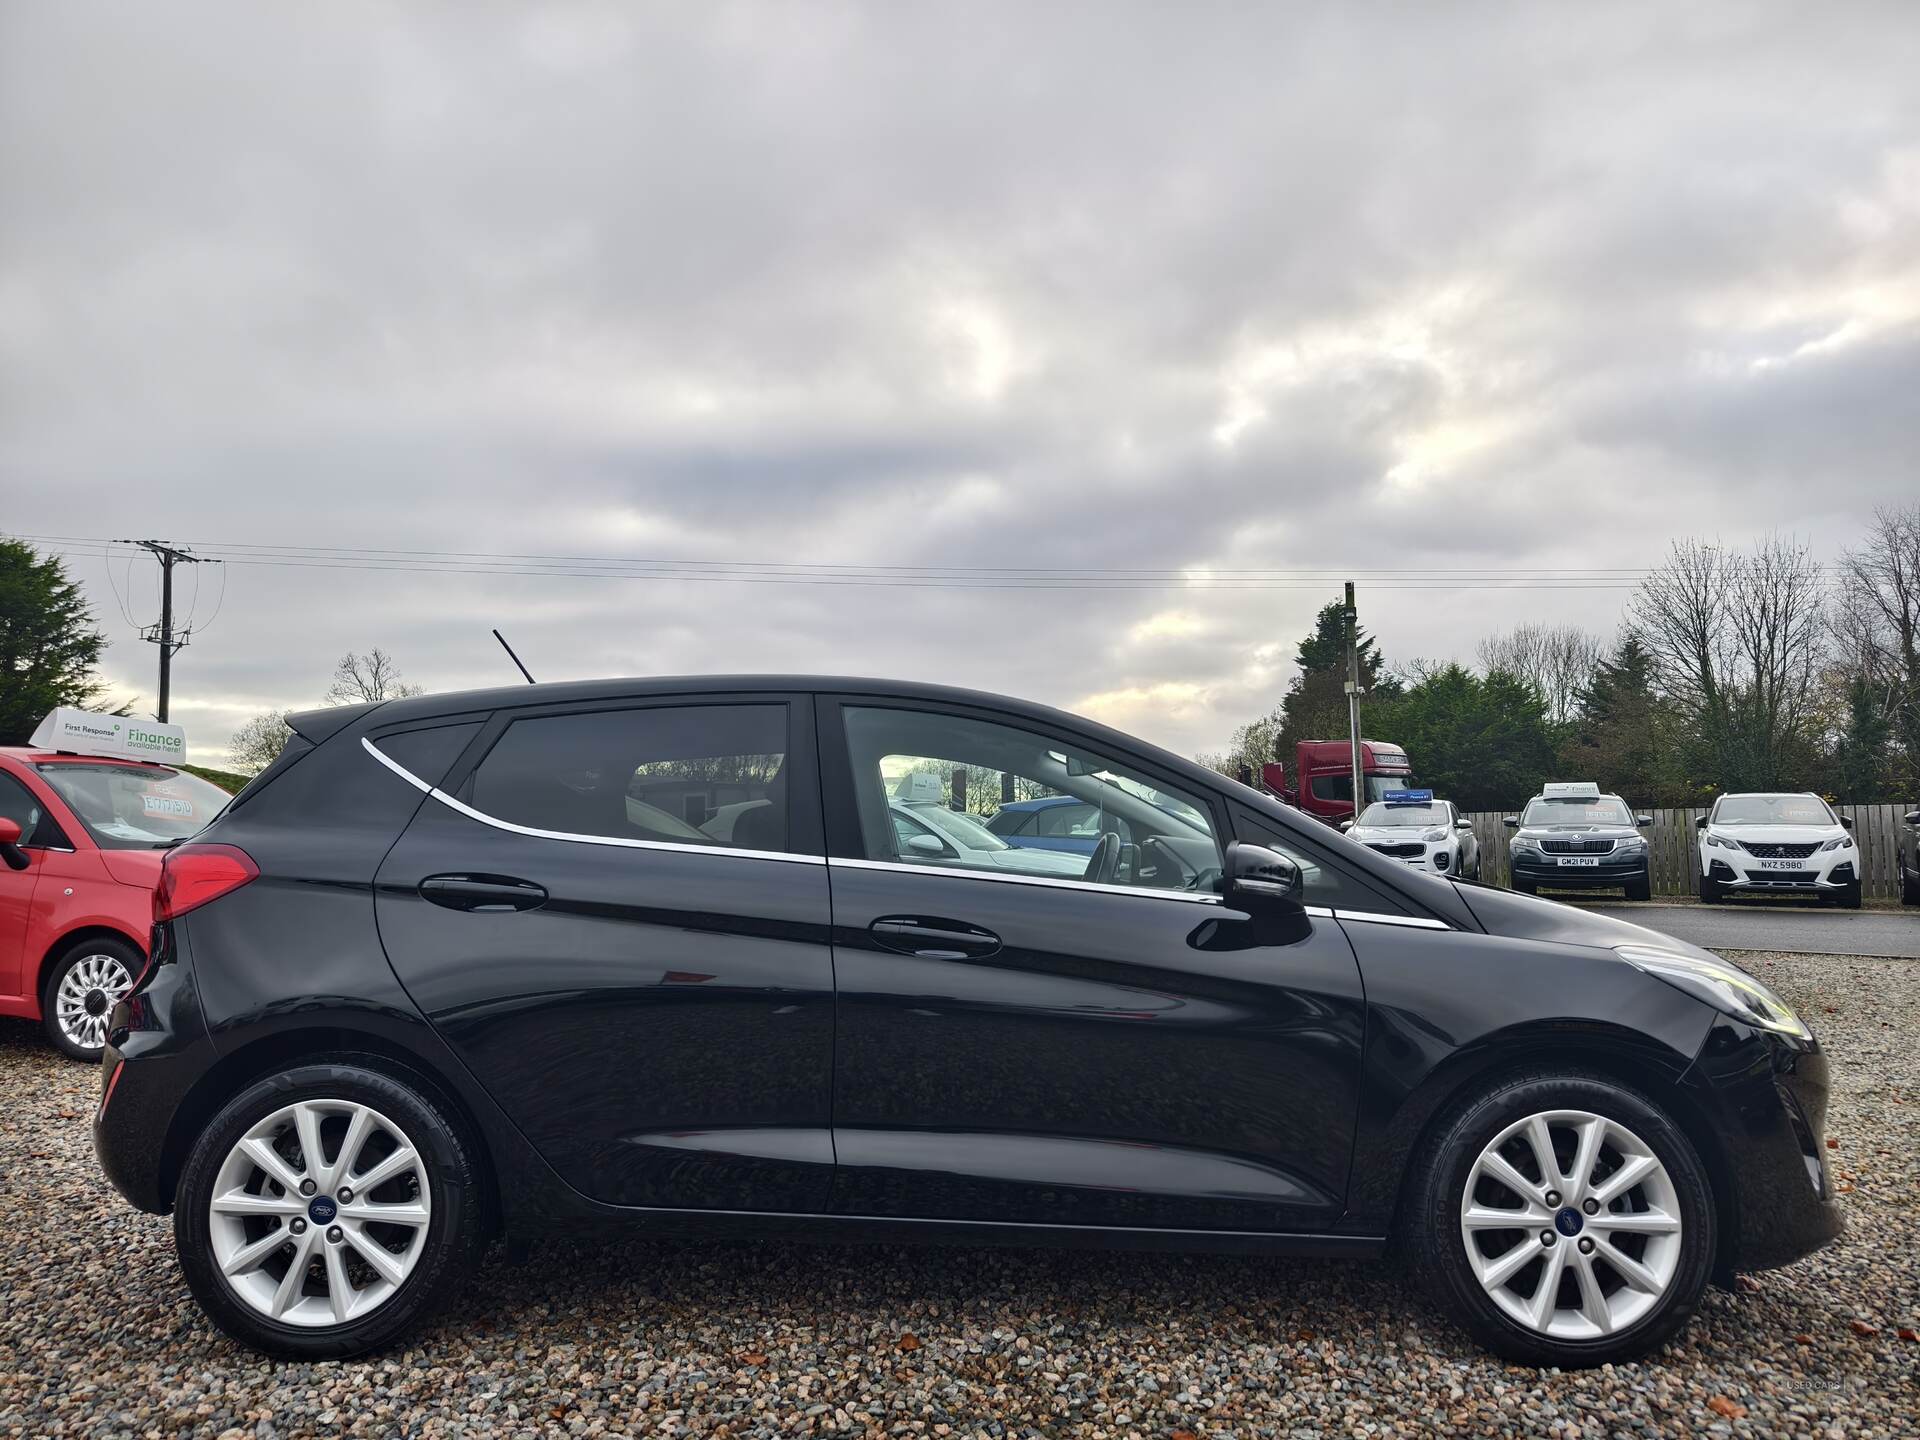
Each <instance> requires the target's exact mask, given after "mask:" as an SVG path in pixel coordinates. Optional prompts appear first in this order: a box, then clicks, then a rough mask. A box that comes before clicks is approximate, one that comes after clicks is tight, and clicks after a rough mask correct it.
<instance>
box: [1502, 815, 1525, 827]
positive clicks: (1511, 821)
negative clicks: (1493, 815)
mask: <svg viewBox="0 0 1920 1440" xmlns="http://www.w3.org/2000/svg"><path fill="white" fill-rule="evenodd" d="M1500 823H1501V824H1502V825H1504V826H1506V827H1507V829H1509V830H1518V829H1519V828H1520V817H1519V816H1518V815H1509V816H1507V818H1506V819H1504V820H1502V821H1501V822H1500Z"/></svg>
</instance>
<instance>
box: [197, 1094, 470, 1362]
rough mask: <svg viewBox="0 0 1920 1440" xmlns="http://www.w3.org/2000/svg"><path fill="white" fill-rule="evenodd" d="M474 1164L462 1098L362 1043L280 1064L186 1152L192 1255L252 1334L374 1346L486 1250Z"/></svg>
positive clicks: (232, 1327) (439, 1297) (432, 1302)
mask: <svg viewBox="0 0 1920 1440" xmlns="http://www.w3.org/2000/svg"><path fill="white" fill-rule="evenodd" d="M315 1150H317V1151H318V1152H319V1153H318V1157H317V1158H315V1156H314V1155H313V1153H312V1152H313V1151H315ZM476 1166H477V1155H476V1152H475V1148H474V1146H473V1144H472V1142H470V1141H469V1140H467V1139H466V1138H465V1137H464V1135H463V1133H462V1129H461V1127H460V1125H459V1124H458V1123H457V1122H456V1120H455V1119H454V1118H453V1115H452V1113H451V1111H450V1108H449V1107H448V1106H447V1105H446V1104H445V1102H444V1101H442V1100H440V1099H439V1098H438V1097H436V1096H434V1095H432V1094H431V1093H430V1092H429V1091H427V1090H426V1089H425V1088H424V1087H422V1086H419V1085H417V1084H416V1083H414V1082H412V1081H409V1080H401V1079H398V1078H395V1077H394V1076H391V1075H387V1074H385V1073H382V1072H381V1071H379V1070H376V1069H373V1068H371V1064H370V1063H362V1062H360V1061H358V1060H353V1059H343V1060H340V1061H337V1062H335V1061H321V1062H315V1063H311V1064H306V1065H301V1066H299V1067H298V1068H296V1069H292V1070H287V1071H284V1072H283V1073H281V1074H278V1075H272V1076H268V1077H267V1078H265V1079H263V1080H260V1081H258V1082H256V1083H255V1084H253V1085H251V1086H249V1087H248V1088H247V1089H246V1090H244V1091H242V1092H241V1093H240V1094H239V1095H237V1096H236V1097H235V1098H234V1099H233V1100H232V1101H231V1102H229V1103H228V1105H227V1106H226V1108H225V1109H223V1110H221V1111H220V1113H219V1114H218V1115H216V1116H215V1117H214V1118H213V1121H212V1122H211V1123H210V1124H209V1125H208V1126H207V1127H206V1129H205V1130H204V1131H203V1132H202V1133H201V1135H200V1137H199V1139H198V1140H196V1141H195V1142H194V1145H193V1149H192V1150H191V1151H190V1152H189V1154H188V1156H187V1163H186V1167H185V1169H184V1170H183V1171H182V1172H181V1176H180V1187H179V1191H178V1193H177V1195H176V1196H175V1204H174V1216H173V1236H174V1247H175V1250H176V1252H177V1253H178V1255H179V1258H180V1268H181V1270H182V1271H183V1272H185V1274H186V1278H187V1284H188V1285H189V1286H191V1287H192V1290H193V1293H194V1298H195V1299H197V1300H198V1301H199V1302H200V1306H201V1308H202V1309H203V1310H205V1311H206V1312H207V1314H208V1316H209V1317H211V1318H212V1320H213V1322H214V1323H215V1324H216V1325H218V1326H219V1327H220V1328H221V1329H222V1330H224V1331H226V1332H227V1334H229V1335H231V1336H233V1338H234V1339H236V1340H238V1341H240V1342H241V1343H242V1344H244V1345H249V1346H252V1347H253V1348H254V1349H256V1350H263V1351H266V1352H268V1353H270V1354H274V1355H285V1356H290V1357H297V1358H301V1359H309V1360H312V1359H337V1358H340V1357H343V1356H348V1355H358V1354H361V1353H363V1352H364V1351H368V1350H375V1349H378V1348H380V1347H381V1346H383V1345H387V1344H390V1343H392V1342H393V1341H395V1340H397V1339H398V1338H399V1337H400V1336H402V1335H404V1334H406V1333H407V1332H408V1331H410V1330H412V1329H413V1328H414V1327H416V1326H417V1325H419V1324H420V1323H421V1322H422V1321H423V1320H425V1319H426V1318H427V1317H428V1316H429V1315H431V1314H432V1313H433V1312H434V1311H435V1310H436V1309H438V1308H439V1306H440V1305H441V1304H442V1303H443V1302H444V1301H445V1300H446V1299H447V1298H448V1297H449V1296H450V1295H451V1294H452V1293H453V1291H454V1290H455V1289H456V1288H457V1287H458V1286H459V1285H460V1283H461V1281H462V1280H463V1279H465V1278H466V1277H467V1276H468V1275H470V1274H471V1273H472V1272H473V1270H474V1268H475V1266H476V1265H477V1264H478V1262H479V1259H480V1252H481V1249H482V1247H483V1244H484V1236H485V1225H484V1223H483V1219H482V1214H481V1209H482V1203H483V1197H484V1194H485V1190H484V1186H483V1184H482V1182H481V1179H480V1176H479V1173H478V1170H477V1168H476Z"/></svg>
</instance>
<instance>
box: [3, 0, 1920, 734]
mask: <svg viewBox="0 0 1920 1440" xmlns="http://www.w3.org/2000/svg"><path fill="white" fill-rule="evenodd" d="M1916 76H1920V9H1916V8H1915V7H1913V6H1910V5H1899V4H1894V5H1889V6H1887V7H1885V8H1882V9H1876V8H1874V7H1872V6H1868V5H1845V6H1838V7H1833V6H1811V5H1796V6H1774V5H1765V4H1757V3H1753V0H1743V3H1739V4H1735V5H1729V6H1726V7H1724V8H1720V7H1713V6H1707V5H1690V6H1685V7H1674V6H1665V5H1660V6H1652V7H1648V8H1646V9H1644V10H1638V11H1636V10H1634V9H1633V8H1632V7H1628V6H1619V5H1587V6H1576V5H1537V6H1526V5H1493V6H1472V5H1466V4H1448V5H1424V4H1407V5H1398V6H1387V5H1375V6H1351V5H1340V6H1327V7H1324V8H1317V9H1316V8H1314V7H1308V6H1295V5H1288V6H1281V5H1274V6H1255V5H1237V4H1236V5H1231V6H1217V7H1206V6H1198V5H1177V6H1176V5H1168V4H1147V5H1140V6H1131V7H1130V6H1124V5H1119V4H1100V5H1092V6H1086V7H1079V6H1073V5H1068V4H1063V3H1052V4H1046V5H1011V4H1009V5H986V4H979V3H969V4H955V5H948V6H941V5H934V4H911V5H899V4H883V3H875V4H872V5H868V6H838V5H827V4H805V5H792V4H769V5H766V6H734V5H724V4H719V5H700V6H685V5H676V6H665V5H662V6H655V7H646V6H631V5H622V6H615V7H609V8H606V9H591V8H571V7H543V8H540V9H538V10H537V11H536V10H532V9H521V8H517V7H516V8H511V9H509V8H501V9H491V8H482V7H478V6H474V5H467V4H461V5H449V6H447V7H445V8H436V7H433V6H429V5H412V6H406V7H399V6H395V7H371V8H361V7H358V6H351V5H327V6H263V5H256V4H240V3H235V4H232V5H227V6H216V7H201V6H195V5H182V4H168V5H164V6H156V5H147V4H128V5H126V6H123V7H118V8H112V9H103V8H99V7H96V6H93V5H87V4H76V3H71V0H60V3H43V4H33V5H28V4H22V3H4V4H0V528H4V529H5V530H8V531H12V532H16V533H26V534H32V535H50V536H74V537H122V536H131V537H141V536H162V537H168V538H172V539H175V540H181V541H192V542H203V543H204V542H222V543H227V544H252V545H266V546H272V545H288V544H294V545H301V546H333V547H377V548H380V549H387V550H414V551H429V550H432V551H462V552H484V553H512V554H535V555H568V556H628V557H636V558H646V559H671V560H702V561H750V562H766V563H772V564H781V563H788V562H805V563H807V564H811V565H849V566H875V565H889V566H899V567H912V566H972V567H1007V568H1008V569H1013V568H1015V567H1030V568H1035V569H1045V570H1063V569H1073V570H1095V569H1099V570H1119V569H1146V570H1159V571H1165V572H1171V573H1172V574H1174V575H1176V576H1177V575H1181V574H1217V573H1220V572H1223V571H1231V570H1248V569H1267V570H1274V569H1292V570H1300V569H1329V570H1333V571H1339V570H1341V569H1342V568H1344V567H1352V568H1361V567H1365V568H1368V569H1374V570H1378V569H1383V568H1389V567H1414V566H1437V567H1448V568H1466V567H1496V568H1506V569H1516V570H1545V569H1552V568H1554V567H1563V566H1578V567H1584V568H1602V567H1604V568H1614V569H1621V570H1630V569H1632V568H1634V567H1641V566H1645V565H1647V564H1648V563H1650V562H1651V561H1653V560H1655V559H1657V558H1658V557H1659V554H1660V552H1661V551H1662V550H1663V549H1664V547H1665V545H1666V543H1667V541H1668V540H1669V539H1670V538H1671V537H1674V536H1677V535H1687V534H1692V535H1708V536H1711V535H1719V536H1721V537H1723V538H1725V539H1727V540H1729V541H1738V542H1744V541H1746V540H1748V539H1750V538H1751V537H1753V536H1755V535H1757V534H1760V533H1763V532H1766V531H1772V530H1779V531H1782V532H1785V533H1790V534H1797V535H1799V536H1801V537H1803V538H1804V539H1806V540H1807V541H1808V542H1810V543H1811V544H1812V545H1813V547H1814V549H1815V551H1816V552H1817V553H1818V554H1820V555H1822V556H1824V557H1831V556H1832V555H1833V554H1834V553H1836V552H1837V550H1838V548H1839V547H1840V546H1841V545H1843V544H1845V543H1847V542H1848V541H1849V540H1850V539H1851V538H1852V537H1853V536H1854V534H1855V533H1856V532H1857V530H1858V528H1859V526H1860V525H1861V523H1862V521H1863V519H1864V518H1865V517H1866V516H1868V515H1869V514H1870V513H1871V511H1872V509H1873V507H1874V506H1875V505H1876V504H1884V503H1887V502H1889V501H1893V500H1904V499H1910V498H1912V497H1913V496H1914V495H1915V494H1916V493H1920V465H1917V464H1916V461H1915V455H1916V449H1917V448H1920V447H1917V445H1916V442H1917V441H1920V84H1917V83H1916V81H1915V77H1916ZM65 548H68V549H70V550H73V551H74V552H75V554H74V558H73V559H72V562H71V563H72V565H73V567H74V570H75V573H76V574H78V575H79V576H80V577H81V578H82V579H84V581H85V582H86V584H87V586H88V588H89V591H90V593H91V594H92V596H93V600H94V604H95V608H96V611H97V613H98V616H99V619H100V620H101V622H102V623H103V625H104V626H105V627H106V629H107V630H108V632H109V633H110V634H111V636H112V641H113V643H112V648H111V650H110V651H109V654H108V657H107V673H108V675H109V677H110V678H111V680H112V682H113V684H114V686H115V693H116V694H117V695H128V696H131V695H136V694H137V695H138V696H139V697H140V703H141V704H142V705H144V706H150V705H151V704H152V702H153V693H154V679H153V666H154V659H155V653H154V647H152V646H150V645H145V644H142V643H140V641H139V640H138V638H137V636H136V633H135V629H134V627H133V626H132V625H130V624H129V623H128V616H129V615H130V616H131V618H132V619H133V620H135V621H145V620H149V619H151V618H152V612H153V610H154V580H153V573H152V567H151V566H150V565H147V564H144V563H142V564H135V565H133V566H132V568H131V570H130V571H129V570H127V568H126V567H127V561H126V560H125V559H122V560H120V561H117V562H114V564H113V568H112V570H111V572H110V570H109V562H108V561H106V560H103V559H102V558H101V556H100V554H99V553H98V551H97V549H96V550H95V551H94V552H92V553H87V552H86V550H85V547H82V546H77V545H72V544H68V545H67V546H66V547H65ZM207 568H208V570H209V571H211V567H207ZM110 573H111V575H112V578H113V579H115V580H119V581H122V582H123V584H122V590H121V594H120V596H118V597H116V595H115V593H114V591H113V590H112V589H111V588H110V586H109V574H110ZM823 573H830V572H823ZM199 578H200V597H199V599H200V611H199V616H200V619H201V620H205V618H206V616H207V613H208V611H209V610H210V609H211V602H212V598H213V595H214V592H215V591H216V590H217V589H218V587H219V583H220V582H219V580H218V579H217V578H216V577H215V576H213V575H212V574H211V573H208V574H205V575H202V576H200V577H199ZM193 584H194V580H193V578H192V577H191V576H188V577H185V578H183V582H182V588H183V599H184V598H185V597H186V596H187V595H190V593H191V590H192V588H193ZM129 587H130V593H129ZM1335 588H1336V587H1335V585H1334V583H1333V582H1332V581H1331V580H1329V581H1328V582H1327V584H1326V586H1325V589H1324V590H1322V589H1318V588H1300V589H1271V590H1257V591H1228V592H1223V591H1220V590H1211V591H1208V590H1200V589H1178V588H1173V589H1118V588H1114V589H1097V590H1096V589H1072V590H1067V591H1054V592H1047V591H1043V590H1031V589H1010V588H1008V589H974V590H956V589H946V588H937V587H925V586H921V587H912V588H903V587H872V586H847V585H775V584H743V583H702V582H694V581H689V580H684V579H673V580H655V581H634V580H610V579H586V578H555V577H552V576H501V575H488V576H471V575H461V576H449V575H444V574H442V575H422V574H412V573H401V572H387V573H375V572H370V571H365V570H346V569H316V568H294V567H279V566H265V565H244V566H243V565H238V564H235V565H229V566H227V567H226V574H225V604H224V608H223V609H222V610H221V612H220V614H219V615H218V617H217V619H216V620H215V621H214V623H213V624H212V625H211V627H210V628H207V629H206V630H205V631H204V633H202V634H201V635H200V636H198V637H197V638H196V639H195V641H194V643H193V645H192V646H191V647H190V648H189V649H188V650H187V651H186V652H184V653H183V654H182V655H181V657H180V659H179V661H178V663H177V667H176V671H175V680H174V687H175V688H174V718H175V719H176V720H179V721H182V722H183V723H185V724H186V725H188V727H189V729H190V734H191V736H192V738H193V740H194V741H195V742H196V748H197V750H198V752H199V753H200V755H201V756H202V757H203V758H211V752H213V751H215V750H217V749H219V748H220V747H221V746H222V745H223V743H224V741H225V738H226V735H227V734H228V732H230V731H231V729H232V727H233V726H234V724H235V723H237V722H238V721H239V720H241V719H244V718H245V717H246V716H247V715H249V714H251V713H253V712H255V711H258V710H261V709H265V708H269V707H275V706H282V705H296V706H297V705H303V704H308V703H312V702H313V701H315V700H316V699H317V697H318V696H319V693H320V692H321V691H322V690H323V689H324V688H325V686H326V683H327V676H328V671H329V670H330V669H331V667H332V664H333V662H334V660H335V659H336V658H337V657H338V656H339V655H340V654H341V652H343V651H345V650H348V649H365V648H367V647H369V646H373V645H379V646H382V647H384V648H385V649H387V650H388V651H390V652H391V653H392V654H393V655H394V656H395V657H396V658H397V659H398V660H399V662H400V664H401V667H402V669H403V670H404V672H405V673H406V675H407V676H408V677H409V678H410V679H414V680H417V681H420V682H423V683H425V684H427V685H428V686H430V687H432V688H436V689H438V688H456V687H462V686H468V685H474V684H486V683H497V682H502V681H504V680H507V679H511V678H513V677H512V672H511V671H510V670H509V669H508V667H507V662H506V660H505V658H504V657H503V656H502V655H501V654H500V653H499V652H498V651H497V650H496V648H495V647H494V643H493V641H492V639H491V638H490V636H489V635H488V628H489V627H490V626H493V625H496V624H497V625H500V626H501V627H502V628H504V629H505V630H506V631H507V633H508V635H509V636H510V638H511V639H513V641H514V642H515V644H516V646H517V647H518V648H519V649H520V651H521V653H522V655H523V656H524V657H525V658H526V659H527V661H528V663H529V664H530V665H531V666H532V668H533V670H534V673H535V674H536V675H537V676H539V677H540V678H543V679H545V678H556V679H558V678H570V677H579V676H591V675H610V674H628V673H659V672H683V671H736V670H783V669H784V670H820V671H833V672H850V673H856V674H862V673H863V674H879V675H896V676H911V677H919V678H928V679H940V680H948V681H953V682H956V683H961V684H968V685H977V686H982V687H986V688H991V689H999V690H1006V691H1010V692H1014V693H1017V694H1021V695H1025V696H1029V697H1032V698H1036V699H1041V700H1045V701H1049V702H1052V703H1056V704H1060V705H1064V706H1066V707H1068V708H1071V709H1075V710H1078V711H1081V712H1084V713H1087V714H1090V715H1094V716H1097V717H1099V718H1102V719H1105V720H1108V721H1110V722H1112V723H1115V724H1118V725H1121V726H1123V727H1125V728H1130V729H1134V730H1137V731H1139V732H1140V733H1142V734H1144V735H1146V736H1147V737H1149V738H1151V739H1154V740H1157V741H1160V742H1162V743H1165V744H1168V745H1171V746H1174V747H1176V748H1178V749H1181V750H1185V751H1192V750H1195V749H1199V748H1203V747H1211V746H1215V745H1218V744H1219V743H1221V742H1222V741H1224V739H1225V738H1226V736H1227V734H1228V732H1229V731H1230V730H1231V729H1232V727H1233V726H1234V725H1235V724H1236V723H1237V722H1239V721H1241V720H1244V719H1246V718H1249V717H1250V716H1252V715H1255V714H1258V713H1260V712H1262V711H1264V710H1266V709H1268V708H1271V706H1272V705H1273V704H1275V703H1276V702H1277V701H1278V699H1279V696H1280V693H1281V690H1282V689H1283V687H1284V684H1285V681H1286V678H1287V674H1288V666H1287V661H1288V658H1289V657H1290V656H1291V653H1292V648H1293V645H1294V643H1295V642H1296V641H1297V639H1298V637H1299V635H1300V633H1301V632H1302V631H1303V630H1304V629H1305V628H1306V627H1307V626H1308V625H1309V624H1310V623H1311V618H1312V615H1313V613H1314V611H1315V610H1316V609H1317V607H1318V606H1319V605H1320V604H1321V603H1323V602H1324V600H1325V599H1327V598H1330V596H1331V595H1332V593H1333V592H1334V590H1335ZM1623 599H1624V596H1623V594H1622V593H1621V592H1618V591H1608V590H1592V591H1557V592H1542V591H1527V592H1520V593H1499V592H1489V591H1485V590H1472V589H1464V588H1453V589H1445V590H1440V591H1437V592H1435V591H1428V592H1407V591H1390V590H1386V589H1384V588H1382V587H1381V586H1380V585H1379V584H1378V583H1372V584H1369V583H1364V582H1363V585H1362V590H1361V604H1362V610H1363V619H1364V621H1365V622H1366V623H1367V624H1368V625H1369V626H1370V627H1371V628H1372V629H1374V630H1375V631H1376V632H1377V633H1378V634H1379V636H1380V638H1381V641H1382V644H1383V647H1384V649H1385V651H1386V653H1387V655H1388V657H1389V659H1390V660H1407V659H1411V658H1413V657H1416V656H1420V657H1431V658H1447V657H1459V658H1463V659H1464V658H1468V657H1470V656H1471V654H1472V651H1473V647H1474V644H1475V642H1476V641H1477V640H1478V638H1479V637H1480V636H1481V635H1483V634H1485V633H1487V632H1489V631H1491V630H1496V629H1499V628H1503V627H1504V626H1506V625H1509V624H1511V623H1513V622H1514V621H1516V620H1518V619H1525V618H1549V619H1573V620H1579V621H1581V622H1583V623H1586V624H1588V625H1590V626H1591V627H1592V628H1594V629H1596V630H1601V631H1608V632H1610V631H1611V630H1612V628H1613V626H1614V624H1615V623H1616V621H1617V619H1618V616H1619V612H1620V608H1621V605H1622V602H1623ZM123 602H124V603H125V604H126V605H127V607H128V609H127V612H126V613H124V614H123V611H122V604H123Z"/></svg>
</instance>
